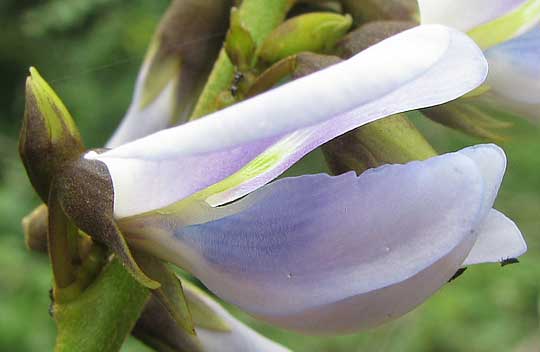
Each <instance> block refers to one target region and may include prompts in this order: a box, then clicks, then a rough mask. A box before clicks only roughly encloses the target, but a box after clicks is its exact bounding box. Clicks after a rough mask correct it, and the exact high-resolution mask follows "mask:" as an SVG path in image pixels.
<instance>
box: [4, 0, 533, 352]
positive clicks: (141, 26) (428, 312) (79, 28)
mask: <svg viewBox="0 0 540 352" xmlns="http://www.w3.org/2000/svg"><path fill="white" fill-rule="evenodd" d="M167 5H168V1H167V0H152V1H147V0H146V1H143V0H130V1H122V0H51V1H37V0H34V1H30V0H1V1H0V24H1V32H0V351H13V352H16V351H49V350H51V349H52V346H53V344H54V336H55V327H54V322H53V320H52V319H51V318H50V317H49V315H48V312H47V310H48V305H49V297H48V290H49V288H50V286H51V274H50V270H49V266H48V261H47V258H46V257H44V256H43V255H39V254H34V253H30V252H28V251H27V250H26V248H25V245H24V241H23V235H22V230H21V226H20V220H21V218H22V217H23V216H24V215H26V214H27V213H28V212H29V211H30V210H32V209H33V208H34V206H36V205H37V204H39V201H38V198H37V197H36V196H35V195H34V192H33V191H32V189H31V187H30V184H29V183H28V181H27V178H26V175H25V173H24V170H23V168H22V165H21V163H20V162H19V159H18V154H17V138H18V130H19V127H20V123H21V117H22V114H23V107H24V81H25V77H26V75H27V72H28V67H29V66H36V67H37V68H38V69H39V70H40V72H41V73H42V74H43V76H44V77H45V78H46V79H47V80H48V81H49V82H51V84H52V85H53V87H54V88H55V89H56V90H57V92H58V93H59V95H60V96H61V97H62V99H63V100H64V102H65V103H66V105H67V106H68V108H69V109H70V110H71V112H72V114H73V116H74V117H75V119H76V122H77V123H78V125H79V127H80V130H81V132H82V135H83V136H84V139H85V142H86V144H87V146H89V147H97V146H100V145H102V144H103V143H104V142H105V141H106V140H107V138H108V136H110V135H111V133H112V131H113V130H114V127H115V125H116V124H117V123H118V122H119V120H120V118H121V117H122V116H123V113H124V112H125V110H126V107H127V105H128V103H129V101H130V98H131V92H132V86H133V83H134V80H135V76H136V73H137V71H138V67H139V64H140V62H141V60H142V58H143V55H144V52H145V49H146V44H147V42H148V40H149V39H150V37H151V35H152V32H153V29H154V27H155V25H156V23H157V22H158V20H159V18H160V16H161V14H162V12H163V11H164V9H165V8H166V6H167ZM499 117H500V118H502V119H505V120H508V121H512V122H513V123H514V127H513V128H512V129H511V130H509V131H508V132H507V134H508V135H509V136H510V137H511V138H510V139H509V140H508V141H507V142H505V143H503V147H504V149H505V150H506V152H507V154H508V158H509V166H508V172H507V176H506V178H505V181H504V184H503V187H502V191H501V193H500V196H499V198H498V200H497V204H496V206H497V207H498V209H500V210H502V211H503V212H505V213H506V214H508V215H509V216H510V217H512V218H513V219H514V220H515V221H516V222H517V223H518V224H519V226H520V228H521V229H522V231H523V232H524V234H525V236H526V239H527V241H528V244H529V252H528V254H527V255H526V256H524V257H523V258H522V259H521V263H520V264H519V265H511V266H506V267H504V268H501V267H500V266H499V265H496V264H492V265H481V266H477V267H473V268H470V269H469V270H468V271H467V272H466V273H465V274H464V275H463V276H462V277H460V278H459V279H458V280H456V281H454V282H452V283H451V284H448V285H447V286H446V287H445V288H444V289H443V290H441V291H440V292H439V293H437V294H436V295H435V296H434V297H433V298H432V299H430V300H429V301H428V302H427V303H425V304H424V305H422V306H421V307H420V308H418V309H416V310H415V311H414V312H412V313H410V314H408V315H406V316H405V317H403V318H401V319H399V320H398V321H396V322H394V323H391V324H388V325H385V326H383V327H381V328H378V329H376V330H373V331H369V332H362V333H358V334H354V335H349V336H343V337H306V336H301V335H297V334H293V333H290V332H286V331H283V330H280V329H276V328H272V327H269V326H267V325H264V324H261V323H258V322H256V321H254V320H253V319H251V318H250V317H248V316H247V315H245V314H242V313H241V312H238V311H236V310H234V308H233V307H229V308H231V309H232V311H233V312H234V313H235V314H237V315H238V316H239V317H240V318H241V319H243V320H244V321H246V322H248V323H249V324H251V325H252V326H254V327H255V328H256V329H257V330H259V331H261V332H262V333H264V334H266V335H267V336H270V337H271V338H274V339H276V340H277V341H280V342H281V343H283V344H285V345H287V346H289V347H291V348H293V349H294V350H295V351H314V352H316V351H347V352H354V351H374V352H377V351H381V352H382V351H415V352H418V351H437V352H445V351H452V352H454V351H477V352H483V351H485V352H488V351H489V352H497V351H515V352H533V351H536V352H537V351H540V329H539V314H540V313H539V305H540V303H539V301H540V296H539V295H540V129H539V128H538V124H534V123H531V122H528V121H526V120H523V119H520V118H519V117H516V116H511V115H508V116H499ZM412 118H413V120H414V121H415V122H416V123H417V124H418V125H419V126H420V128H421V129H422V131H423V132H424V133H425V134H426V135H427V136H428V137H429V140H430V141H431V142H432V143H433V144H434V145H435V147H436V148H437V149H438V150H439V151H440V152H445V151H451V150H456V149H458V148H461V147H463V146H466V145H471V144H475V143H479V142H480V141H478V140H475V139H473V138H470V137H466V136H464V135H462V134H460V133H458V132H455V131H452V130H449V129H447V128H444V127H441V126H439V125H436V124H434V123H432V122H429V121H427V120H425V119H424V118H422V117H421V116H418V115H415V114H414V113H413V114H412ZM322 167H323V166H322V159H321V157H320V154H318V153H317V152H315V153H314V154H313V155H311V156H310V157H308V158H307V159H306V160H303V161H302V163H301V164H300V165H299V166H297V167H296V168H295V169H293V170H292V171H290V172H289V174H301V173H304V172H313V171H316V170H317V169H321V168H322ZM123 351H125V352H128V351H129V352H135V351H149V349H147V348H146V347H145V346H143V345H142V344H141V343H139V342H138V341H136V340H135V339H132V338H130V339H129V340H128V341H127V343H126V345H125V346H124V347H123Z"/></svg>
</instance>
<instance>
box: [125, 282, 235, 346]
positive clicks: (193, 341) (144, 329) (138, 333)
mask: <svg viewBox="0 0 540 352" xmlns="http://www.w3.org/2000/svg"><path fill="white" fill-rule="evenodd" d="M182 282H183V285H184V292H185V295H186V299H187V301H188V305H189V307H190V309H191V312H192V315H193V319H194V323H195V326H196V328H203V329H207V330H211V331H215V332H218V333H223V334H227V333H230V332H231V328H230V326H229V325H228V324H227V323H226V322H225V321H224V320H223V319H222V318H221V317H220V316H218V315H217V313H216V312H215V311H214V308H213V307H211V306H209V305H208V303H207V302H206V301H207V300H212V299H213V298H211V297H209V296H208V295H207V294H206V293H205V292H203V291H202V290H201V289H199V288H198V287H196V286H195V285H193V284H192V283H190V282H189V281H187V280H183V279H182ZM203 298H204V299H203ZM132 334H133V336H135V337H136V338H138V339H139V340H141V341H143V342H144V343H145V344H147V345H148V346H150V347H152V348H154V349H155V350H157V351H164V352H173V351H174V352H203V351H204V349H203V347H202V345H201V343H200V341H199V339H198V338H197V336H194V335H191V334H189V333H187V332H186V330H185V329H183V328H181V327H179V326H178V324H177V323H176V321H175V320H174V319H173V318H172V316H171V315H170V314H169V312H168V311H167V309H166V308H165V306H164V305H163V304H161V303H160V301H159V300H158V299H157V297H156V296H152V298H151V299H150V300H149V301H148V303H147V304H146V306H145V308H144V311H143V313H142V314H141V317H140V318H139V320H138V321H137V324H136V325H135V328H134V329H133V332H132Z"/></svg>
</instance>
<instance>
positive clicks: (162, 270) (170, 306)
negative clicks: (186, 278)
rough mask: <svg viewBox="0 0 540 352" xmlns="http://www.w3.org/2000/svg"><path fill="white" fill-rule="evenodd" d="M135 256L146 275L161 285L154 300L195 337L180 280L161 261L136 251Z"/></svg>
mask: <svg viewBox="0 0 540 352" xmlns="http://www.w3.org/2000/svg"><path fill="white" fill-rule="evenodd" d="M133 254H134V258H135V259H136V261H137V263H138V264H139V265H140V266H141V268H142V270H143V271H144V273H145V274H146V275H147V276H148V277H150V278H152V279H153V280H155V281H156V282H159V283H160V285H161V286H160V287H159V288H157V289H155V290H153V291H152V295H153V296H154V298H155V299H156V300H157V301H158V302H159V303H160V304H161V305H163V307H164V308H165V309H166V310H167V312H168V314H169V315H170V316H171V317H172V318H173V319H174V321H175V322H176V324H177V325H178V326H179V327H181V328H182V329H183V330H184V331H185V332H187V333H188V334H191V335H195V328H194V326H193V320H192V317H191V312H190V309H189V307H188V304H187V302H186V297H185V295H184V290H183V288H182V283H181V281H180V279H179V278H178V277H177V276H176V274H174V273H173V272H172V270H171V269H169V267H168V266H167V265H166V264H165V263H163V262H162V261H161V260H159V259H157V258H155V257H153V256H151V255H147V254H144V253H142V252H138V251H134V253H133Z"/></svg>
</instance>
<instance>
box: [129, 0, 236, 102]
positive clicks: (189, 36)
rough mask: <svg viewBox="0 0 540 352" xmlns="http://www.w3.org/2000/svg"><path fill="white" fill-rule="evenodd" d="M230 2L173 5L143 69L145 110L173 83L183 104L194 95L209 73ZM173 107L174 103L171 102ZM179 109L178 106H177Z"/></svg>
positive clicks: (142, 99) (141, 78)
mask: <svg viewBox="0 0 540 352" xmlns="http://www.w3.org/2000/svg"><path fill="white" fill-rule="evenodd" d="M229 3H230V1H208V0H204V1H200V0H199V1H181V0H175V1H173V2H172V3H171V5H170V7H169V9H168V10H167V12H166V14H165V16H164V17H163V19H162V20H161V23H160V25H159V28H158V30H157V31H156V33H155V35H154V38H153V40H152V42H151V44H150V48H149V49H148V53H147V56H146V59H145V63H144V65H143V69H142V70H141V76H140V80H141V81H142V94H141V96H140V100H138V99H136V100H138V104H139V108H140V109H144V108H145V107H147V106H148V105H149V104H151V103H152V102H154V100H155V99H156V98H157V97H158V96H160V95H161V93H162V92H163V91H164V90H165V88H166V87H167V86H168V85H169V83H170V82H171V81H174V82H175V83H174V85H176V86H177V87H176V89H177V90H178V91H177V92H176V93H177V95H178V96H177V99H176V101H178V102H181V103H182V104H183V105H186V106H189V105H190V104H187V103H186V99H187V96H191V95H194V90H198V89H199V88H200V87H199V86H200V85H201V83H202V82H201V81H202V79H203V78H204V77H205V76H206V74H207V73H208V72H209V70H210V68H211V66H212V61H213V59H214V58H215V56H216V55H217V53H218V50H219V48H220V46H221V42H222V38H223V33H224V32H225V29H226V26H227V16H226V11H227V10H228V8H229ZM171 104H174V101H173V102H171ZM177 108H179V107H177Z"/></svg>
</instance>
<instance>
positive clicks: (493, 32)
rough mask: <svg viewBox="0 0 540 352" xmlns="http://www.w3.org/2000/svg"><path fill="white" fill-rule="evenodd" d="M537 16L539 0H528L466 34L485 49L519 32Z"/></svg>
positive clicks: (535, 20) (539, 5)
mask: <svg viewBox="0 0 540 352" xmlns="http://www.w3.org/2000/svg"><path fill="white" fill-rule="evenodd" d="M539 16H540V0H529V1H527V2H526V3H524V4H523V5H521V6H519V7H518V8H517V9H515V10H514V11H511V12H509V13H507V14H505V15H504V16H502V17H499V18H497V19H495V20H493V21H490V22H488V23H485V24H483V25H480V26H478V27H476V28H474V29H472V30H471V31H469V33H468V34H469V36H470V37H471V38H473V39H474V40H475V42H476V43H477V44H478V46H480V47H481V48H482V49H484V50H485V49H488V48H491V47H493V46H495V45H497V44H500V43H503V42H505V41H508V40H510V39H512V38H514V37H515V36H517V35H519V34H521V33H522V32H523V28H527V27H529V26H530V24H531V23H534V22H537V21H538V17H539Z"/></svg>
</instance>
